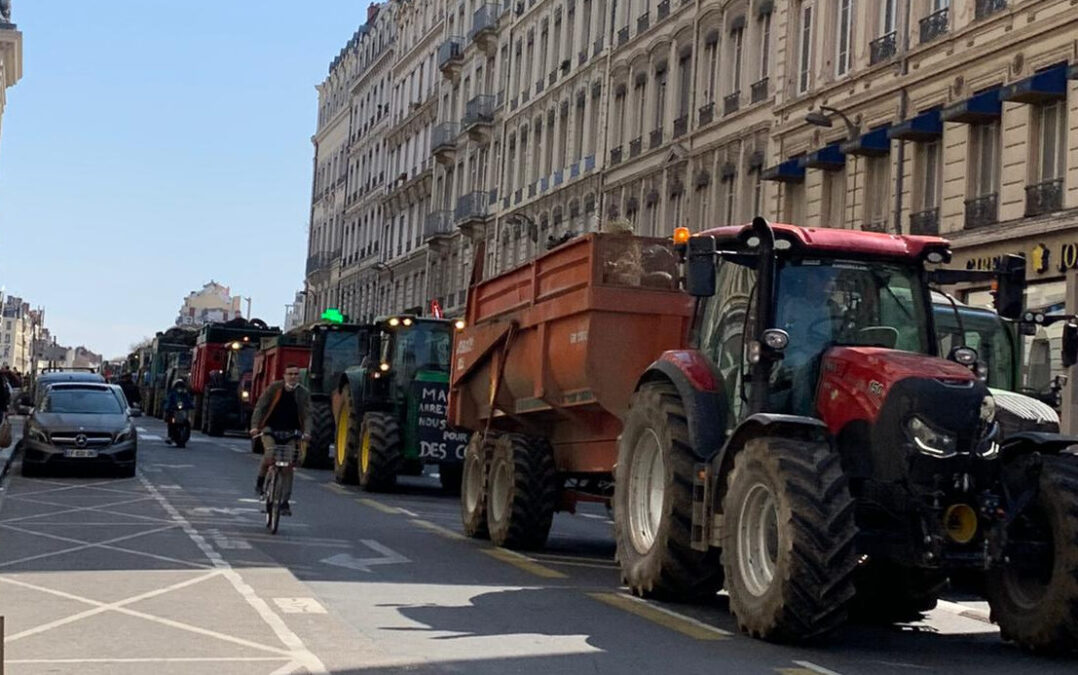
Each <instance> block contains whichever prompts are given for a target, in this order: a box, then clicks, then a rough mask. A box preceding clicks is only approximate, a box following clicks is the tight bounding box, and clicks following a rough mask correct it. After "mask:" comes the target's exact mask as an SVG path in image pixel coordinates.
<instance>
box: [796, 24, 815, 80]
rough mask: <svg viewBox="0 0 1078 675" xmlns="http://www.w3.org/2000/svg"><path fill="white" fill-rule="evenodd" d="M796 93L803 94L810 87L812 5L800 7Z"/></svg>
mask: <svg viewBox="0 0 1078 675" xmlns="http://www.w3.org/2000/svg"><path fill="white" fill-rule="evenodd" d="M798 35H799V37H798V44H799V48H798V67H797V72H798V75H797V92H798V93H799V94H804V93H805V92H807V91H808V90H809V87H810V86H811V85H812V5H811V4H804V5H802V6H801V25H800V30H799V31H798Z"/></svg>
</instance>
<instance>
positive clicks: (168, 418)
mask: <svg viewBox="0 0 1078 675" xmlns="http://www.w3.org/2000/svg"><path fill="white" fill-rule="evenodd" d="M132 385H133V383H132ZM122 386H123V385H121V387H122ZM128 402H130V399H129V400H128ZM180 405H183V407H184V408H186V409H188V410H190V409H191V408H193V407H195V401H194V399H192V398H191V392H190V391H188V389H187V383H186V382H184V381H183V378H177V379H176V381H175V382H173V383H172V388H170V389H169V390H168V396H167V397H166V398H165V423H166V424H167V425H168V432H167V433H166V434H165V445H172V431H173V429H172V413H173V412H174V411H175V410H177V409H178V408H179V407H180Z"/></svg>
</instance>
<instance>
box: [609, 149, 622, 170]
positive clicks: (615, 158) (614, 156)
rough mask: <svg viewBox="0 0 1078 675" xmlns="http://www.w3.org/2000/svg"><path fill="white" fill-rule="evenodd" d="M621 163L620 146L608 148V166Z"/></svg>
mask: <svg viewBox="0 0 1078 675" xmlns="http://www.w3.org/2000/svg"><path fill="white" fill-rule="evenodd" d="M618 164H621V146H620V145H619V146H618V147H616V148H610V166H617V165H618Z"/></svg>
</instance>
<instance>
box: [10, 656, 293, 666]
mask: <svg viewBox="0 0 1078 675" xmlns="http://www.w3.org/2000/svg"><path fill="white" fill-rule="evenodd" d="M289 658H290V657H288V656H181V657H161V658H145V659H131V658H128V659H8V660H7V661H5V663H10V664H12V665H15V664H18V665H34V664H43V665H44V664H50V663H55V664H78V663H245V662H250V663H257V662H262V661H284V660H287V659H289Z"/></svg>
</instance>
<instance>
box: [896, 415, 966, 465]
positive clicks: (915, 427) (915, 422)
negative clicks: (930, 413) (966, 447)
mask: <svg viewBox="0 0 1078 675" xmlns="http://www.w3.org/2000/svg"><path fill="white" fill-rule="evenodd" d="M906 431H907V432H908V433H909V436H910V440H912V441H913V444H914V445H916V446H917V449H918V450H919V451H920V452H921V454H924V455H928V456H930V457H937V458H940V459H944V458H947V457H953V456H954V455H955V454H956V452H957V450H956V449H957V447H958V438H957V437H955V436H954V435H952V434H948V433H947V432H945V431H940V430H938V429H934V428H933V427H932V426H930V425H929V424H928V422H926V421H924V420H923V419H921V418H920V417H918V416H917V415H914V416H913V417H911V418H910V419H909V421H908V422H906Z"/></svg>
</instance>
